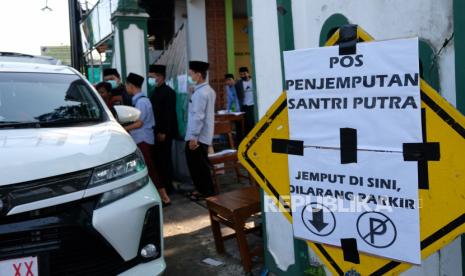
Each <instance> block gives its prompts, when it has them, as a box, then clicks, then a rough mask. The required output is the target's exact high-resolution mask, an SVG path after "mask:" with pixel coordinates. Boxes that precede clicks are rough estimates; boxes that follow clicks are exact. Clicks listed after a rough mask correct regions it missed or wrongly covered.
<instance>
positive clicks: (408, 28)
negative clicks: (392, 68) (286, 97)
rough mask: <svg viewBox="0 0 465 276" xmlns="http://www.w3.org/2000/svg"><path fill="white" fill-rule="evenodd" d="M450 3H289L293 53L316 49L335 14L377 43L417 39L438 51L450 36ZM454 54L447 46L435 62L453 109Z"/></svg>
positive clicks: (447, 0) (337, 0)
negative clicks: (369, 35) (398, 39)
mask: <svg viewBox="0 0 465 276" xmlns="http://www.w3.org/2000/svg"><path fill="white" fill-rule="evenodd" d="M452 5H453V1H452V0H441V1H437V0H408V1H405V0H376V1H373V0H357V1H340V0H312V1H308V0H293V1H292V15H293V21H294V22H293V23H294V40H295V47H296V49H299V48H308V47H318V46H319V39H320V31H321V27H322V26H323V24H324V23H325V21H326V19H328V17H330V16H331V15H333V14H335V13H340V14H343V15H344V16H345V17H347V19H348V20H349V22H350V23H354V24H358V25H360V26H361V27H362V28H364V29H365V30H366V31H367V32H368V33H369V34H371V35H372V36H373V37H374V38H375V39H377V40H384V39H393V38H399V37H410V36H418V37H420V38H421V39H424V40H426V41H428V42H429V43H430V45H432V46H433V50H434V51H435V52H437V51H439V49H440V48H441V46H442V44H443V42H444V40H445V39H446V38H449V37H450V36H451V34H452V32H453V22H452V17H453V12H452ZM454 60H455V51H454V45H453V43H450V44H449V45H448V46H447V48H446V49H445V50H444V51H443V53H442V54H441V56H440V57H439V59H438V67H439V75H440V87H441V92H442V95H443V96H444V97H445V98H446V99H447V100H448V101H449V102H450V103H452V104H453V105H455V103H456V96H455V62H454Z"/></svg>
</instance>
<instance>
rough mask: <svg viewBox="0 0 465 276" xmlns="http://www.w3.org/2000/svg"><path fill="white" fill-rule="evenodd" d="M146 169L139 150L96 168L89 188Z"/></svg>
mask: <svg viewBox="0 0 465 276" xmlns="http://www.w3.org/2000/svg"><path fill="white" fill-rule="evenodd" d="M144 169H145V162H144V157H143V156H142V153H141V152H140V151H139V150H137V151H136V152H134V153H133V154H131V155H129V156H126V157H124V158H121V159H119V160H116V161H114V162H112V163H110V164H106V165H103V166H100V167H97V168H95V169H94V171H93V174H92V179H91V181H90V183H89V186H88V188H93V187H96V186H100V185H103V184H106V183H109V182H112V181H115V180H118V179H121V178H124V177H127V176H130V175H132V174H135V173H138V172H140V171H142V170H144Z"/></svg>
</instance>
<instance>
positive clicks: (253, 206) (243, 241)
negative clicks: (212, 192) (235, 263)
mask: <svg viewBox="0 0 465 276" xmlns="http://www.w3.org/2000/svg"><path fill="white" fill-rule="evenodd" d="M206 201H207V208H208V211H209V213H210V220H211V227H212V232H213V238H214V240H215V247H216V251H217V252H218V253H224V252H225V250H224V240H227V239H231V238H236V240H237V244H238V247H239V252H240V256H241V261H242V265H243V266H244V270H245V272H246V273H248V272H251V270H252V257H253V256H262V255H263V247H259V248H257V249H255V250H250V249H249V245H248V243H247V238H246V234H248V233H251V232H254V231H258V230H260V229H261V226H254V227H252V228H247V227H246V222H247V220H248V219H249V218H250V217H252V216H253V215H254V214H257V213H259V212H260V211H261V208H260V194H259V190H258V188H257V187H255V186H252V187H246V188H241V189H238V190H234V191H232V192H227V193H223V194H220V195H216V196H212V197H209V198H207V199H206ZM221 224H223V225H225V226H227V227H229V228H231V229H233V230H234V233H232V234H229V235H224V236H223V234H222V233H221Z"/></svg>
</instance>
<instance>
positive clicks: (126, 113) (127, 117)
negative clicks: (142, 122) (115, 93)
mask: <svg viewBox="0 0 465 276" xmlns="http://www.w3.org/2000/svg"><path fill="white" fill-rule="evenodd" d="M113 107H114V109H115V111H116V115H117V116H118V122H119V123H120V124H122V125H124V124H128V123H133V122H135V121H137V120H139V117H140V111H139V109H137V108H134V107H132V106H126V105H114V106H113Z"/></svg>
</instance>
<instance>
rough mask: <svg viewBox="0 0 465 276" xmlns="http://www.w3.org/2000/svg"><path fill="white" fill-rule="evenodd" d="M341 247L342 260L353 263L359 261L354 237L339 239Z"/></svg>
mask: <svg viewBox="0 0 465 276" xmlns="http://www.w3.org/2000/svg"><path fill="white" fill-rule="evenodd" d="M341 248H342V253H343V254H344V261H346V262H351V263H354V264H359V263H360V256H359V254H358V248H357V240H356V239H354V238H350V239H341Z"/></svg>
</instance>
